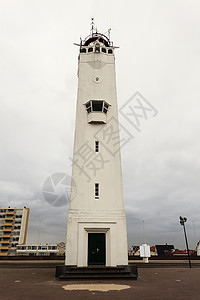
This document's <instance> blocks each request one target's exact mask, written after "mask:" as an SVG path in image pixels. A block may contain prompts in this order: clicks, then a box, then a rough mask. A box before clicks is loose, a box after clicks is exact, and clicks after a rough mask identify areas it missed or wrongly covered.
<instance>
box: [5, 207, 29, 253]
mask: <svg viewBox="0 0 200 300" xmlns="http://www.w3.org/2000/svg"><path fill="white" fill-rule="evenodd" d="M29 211H30V209H29V208H26V207H24V208H10V207H8V208H0V256H9V255H15V253H16V247H17V245H18V244H24V243H25V242H26V236H27V229H28V219H29Z"/></svg>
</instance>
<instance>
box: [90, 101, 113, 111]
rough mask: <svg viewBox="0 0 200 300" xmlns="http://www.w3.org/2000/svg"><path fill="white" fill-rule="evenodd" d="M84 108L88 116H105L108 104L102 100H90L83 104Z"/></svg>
mask: <svg viewBox="0 0 200 300" xmlns="http://www.w3.org/2000/svg"><path fill="white" fill-rule="evenodd" d="M85 107H86V110H87V113H88V114H89V113H91V112H103V113H104V114H107V112H108V108H109V104H108V103H106V102H105V101H104V100H90V101H88V102H87V103H85Z"/></svg>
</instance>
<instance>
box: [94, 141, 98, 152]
mask: <svg viewBox="0 0 200 300" xmlns="http://www.w3.org/2000/svg"><path fill="white" fill-rule="evenodd" d="M95 152H99V141H95Z"/></svg>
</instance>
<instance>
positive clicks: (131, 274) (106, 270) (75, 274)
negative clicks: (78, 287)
mask: <svg viewBox="0 0 200 300" xmlns="http://www.w3.org/2000/svg"><path fill="white" fill-rule="evenodd" d="M56 277H57V278H59V279H63V280H64V279H66V280H76V279H82V280H84V279H97V280H99V279H137V277H138V272H137V266H125V267H124V266H119V267H105V266H89V267H75V266H57V267H56Z"/></svg>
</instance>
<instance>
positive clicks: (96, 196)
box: [95, 183, 99, 199]
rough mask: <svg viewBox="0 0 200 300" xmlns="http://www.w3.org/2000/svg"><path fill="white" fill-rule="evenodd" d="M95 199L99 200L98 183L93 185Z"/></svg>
mask: <svg viewBox="0 0 200 300" xmlns="http://www.w3.org/2000/svg"><path fill="white" fill-rule="evenodd" d="M95 199H99V183H95Z"/></svg>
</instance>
